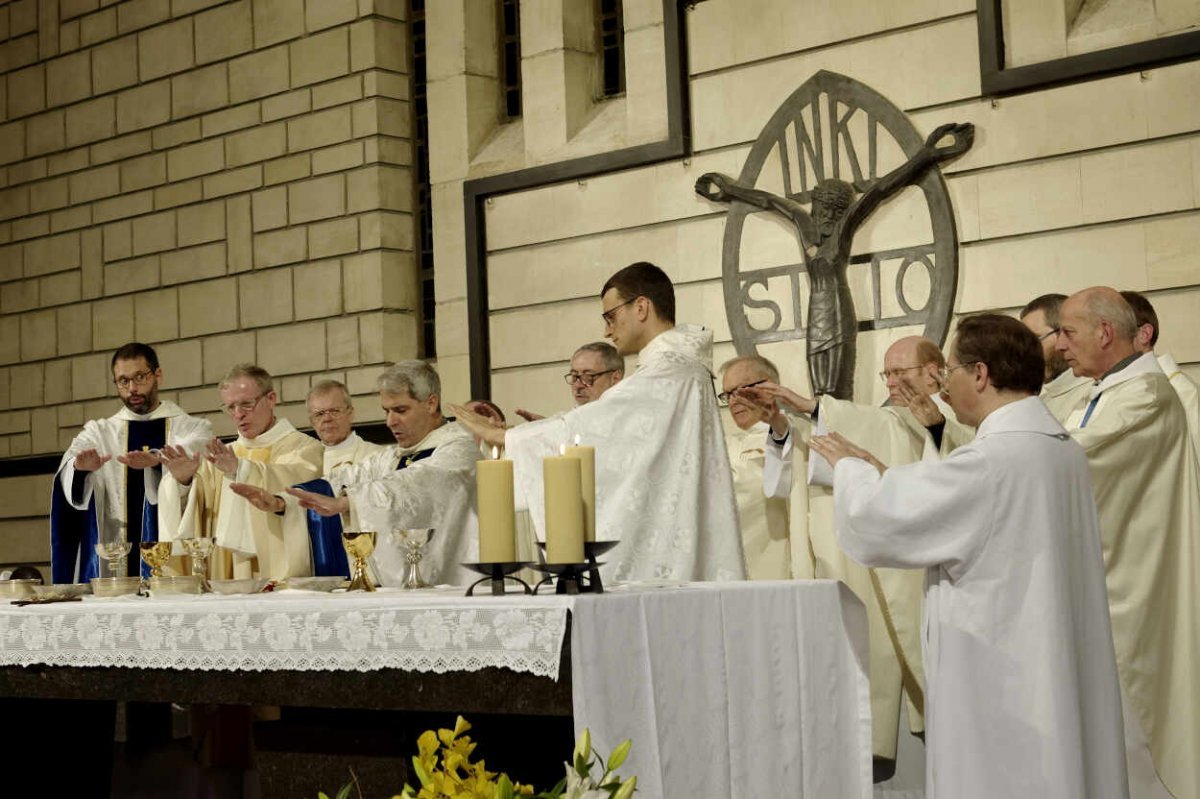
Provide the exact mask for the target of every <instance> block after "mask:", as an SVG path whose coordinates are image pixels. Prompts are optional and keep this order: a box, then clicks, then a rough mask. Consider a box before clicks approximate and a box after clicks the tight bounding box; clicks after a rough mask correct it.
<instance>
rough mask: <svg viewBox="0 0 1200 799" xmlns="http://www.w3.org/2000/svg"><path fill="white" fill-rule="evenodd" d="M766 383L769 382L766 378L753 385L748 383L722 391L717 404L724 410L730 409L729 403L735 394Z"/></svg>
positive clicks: (756, 381)
mask: <svg viewBox="0 0 1200 799" xmlns="http://www.w3.org/2000/svg"><path fill="white" fill-rule="evenodd" d="M765 382H767V379H766V378H765V377H764V378H763V379H762V380H755V381H754V382H753V383H746V384H745V385H741V386H737V387H735V388H731V389H729V390H728V391H722V392H721V393H720V394H718V395H717V404H718V405H720V406H721V407H722V408H728V407H729V401H730V400H731V399H733V395H734V394H736V393H738V392H739V391H741V390H742V389H746V388H753V387H754V386H757V385H761V384H762V383H765Z"/></svg>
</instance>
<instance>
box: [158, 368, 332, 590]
mask: <svg viewBox="0 0 1200 799" xmlns="http://www.w3.org/2000/svg"><path fill="white" fill-rule="evenodd" d="M218 391H219V393H220V396H221V406H222V408H223V409H224V411H225V413H227V414H228V415H229V416H230V417H232V419H233V421H234V424H236V425H237V431H238V438H237V441H235V442H234V443H233V445H232V446H230V445H226V444H225V443H224V442H222V441H221V440H220V439H217V438H214V439H212V440H210V441H209V442H208V445H207V446H206V447H205V449H204V451H203V452H198V453H195V454H189V453H188V452H187V451H185V450H184V449H182V448H181V447H173V446H167V447H163V451H162V460H163V464H164V465H165V466H166V467H167V470H168V472H169V474H168V475H167V476H165V477H164V479H163V483H162V486H161V489H160V492H159V508H158V511H159V524H160V527H161V529H162V531H163V535H162V538H163V539H164V540H174V539H177V538H190V537H193V536H212V537H213V541H214V543H215V544H216V545H217V546H219V547H222V548H223V549H225V550H227V551H228V552H230V553H231V557H232V563H231V564H230V566H231V568H230V569H228V571H230V572H232V574H231V575H230V574H228V573H226V572H227V570H226V569H225V568H222V565H221V564H219V563H214V564H213V568H214V571H215V572H217V573H219V574H222V576H233V577H239V578H240V577H251V576H255V577H266V578H269V579H274V580H278V579H283V578H285V577H296V576H305V575H309V574H312V555H311V552H310V548H309V540H308V534H307V532H306V531H299V533H297V532H295V531H291V532H289V531H285V529H284V527H283V525H282V522H281V520H280V519H279V517H277V516H275V515H273V514H263V513H259V512H258V511H257V510H255V509H254V508H252V507H251V506H250V504H249V503H247V502H246V500H245V499H243V498H242V497H239V496H238V495H237V494H235V493H234V492H233V490H232V488H231V486H232V484H234V483H239V482H240V483H248V484H251V485H255V486H258V487H259V488H262V489H264V490H266V491H270V492H277V491H282V490H283V489H284V488H285V487H287V486H290V485H295V484H296V483H301V482H304V481H305V480H310V479H312V478H313V477H316V476H317V475H319V474H320V470H321V450H322V447H321V443H320V442H319V441H317V440H315V439H314V438H312V437H311V436H308V435H305V434H304V433H301V432H300V431H299V430H297V429H296V428H295V427H293V426H292V423H291V422H289V421H288V420H287V419H277V418H276V417H275V403H276V402H277V400H278V397H277V396H276V394H275V389H274V387H273V385H272V378H271V375H270V373H268V372H267V371H266V370H265V369H263V368H262V367H259V366H254V365H253V364H239V365H237V366H234V367H233V368H232V369H230V370H229V372H228V373H226V375H225V377H224V378H222V380H221V382H220V384H219V386H218Z"/></svg>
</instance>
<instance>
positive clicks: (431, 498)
mask: <svg viewBox="0 0 1200 799" xmlns="http://www.w3.org/2000/svg"><path fill="white" fill-rule="evenodd" d="M441 393H442V387H441V380H440V378H439V377H438V374H437V372H436V371H434V369H433V367H432V366H430V365H429V364H427V363H425V362H424V361H415V360H414V361H400V362H399V363H397V364H395V365H394V366H392V367H390V368H388V369H387V370H386V371H384V373H383V374H381V375H380V376H379V402H380V405H381V406H382V407H383V411H384V413H385V414H386V420H387V426H388V429H389V430H391V431H392V435H393V436H395V438H396V446H394V447H386V448H384V449H382V450H380V451H379V452H376V453H375V454H374V455H372V456H370V457H369V458H367V459H366V460H364V461H362V462H361V463H357V464H348V465H344V466H341V467H338V468H336V469H334V470H333V471H332V472H331V473H330V474H329V475H328V477H327V478H326V479H327V480H328V481H329V483H330V485H331V486H332V488H333V493H334V496H333V497H326V496H323V495H321V494H315V493H311V492H308V491H303V490H300V489H296V488H291V489H288V493H289V494H291V495H292V496H294V497H296V498H297V499H298V500H299V502H300V505H301V507H304V508H307V509H311V510H314V511H316V512H317V513H319V514H321V515H322V516H332V515H333V514H342V515H343V519H346V520H347V521H348V524H349V526H348V527H347V529H350V530H374V531H376V533H377V534H378V539H377V542H376V545H375V554H374V556H373V567H374V570H375V573H376V574H377V575H378V577H379V580H380V582H382V583H383V584H384V585H401V584H402V582H403V580H404V577H405V574H406V568H407V567H406V563H405V555H404V550H403V548H402V542H401V540H400V538H399V537H398V536H396V535H393V533H395V532H397V531H401V530H420V529H429V528H432V529H433V530H434V533H433V538H432V539H431V541H430V543H429V544H428V546H427V547H426V550H425V557H424V558H423V559H422V561H421V574H422V576H423V577H425V579H426V580H428V581H430V582H434V583H450V584H454V585H463V584H466V583H467V582H471V581H473V580H474V579H477V578H478V575H475V574H473V573H472V572H470V571H468V570H467V569H465V568H463V566H462V564H463V563H472V562H475V561H477V560H479V557H478V555H479V530H478V521H477V517H476V515H475V462H476V461H477V460H479V449H478V446H477V445H476V442H475V439H474V437H473V436H472V435H471V434H470V433H469V432H468V431H466V430H464V429H463V428H462V426H460V425H459V424H457V423H456V422H454V421H452V420H450V419H447V418H446V417H445V416H443V415H442V407H441Z"/></svg>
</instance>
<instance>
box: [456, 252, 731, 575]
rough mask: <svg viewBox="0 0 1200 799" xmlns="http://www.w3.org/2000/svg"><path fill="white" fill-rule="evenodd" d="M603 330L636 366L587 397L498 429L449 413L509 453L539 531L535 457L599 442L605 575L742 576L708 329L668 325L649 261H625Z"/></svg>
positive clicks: (666, 285) (661, 277) (669, 309)
mask: <svg viewBox="0 0 1200 799" xmlns="http://www.w3.org/2000/svg"><path fill="white" fill-rule="evenodd" d="M600 300H601V310H602V313H601V316H602V318H603V320H604V327H605V335H606V337H607V338H609V339H611V340H612V342H613V344H614V345H615V346H616V348H617V351H618V352H619V353H620V354H621V355H623V356H627V355H637V356H638V368H637V370H636V371H634V372H633V373H632V374H630V375H628V376H626V377H625V379H624V380H622V381H621V382H620V383H618V384H617V385H615V386H613V387H612V388H610V389H609V390H608V391H606V392H605V393H604V395H603V396H601V397H600V398H599V399H598V400H596V401H595V402H590V403H587V404H586V405H580V406H579V407H576V408H573V409H572V410H570V411H568V412H567V413H565V414H561V415H558V416H555V417H554V418H551V419H543V420H540V421H535V422H529V423H527V424H523V425H520V426H518V427H514V428H510V429H508V430H504V429H501V428H496V427H494V426H492V425H491V424H489V423H488V422H487V421H486V420H484V419H482V418H480V417H478V416H477V415H475V414H471V413H470V412H469V411H465V410H464V409H460V408H457V407H456V408H454V409H453V410H454V412H455V414H456V416H458V418H459V420H460V421H461V422H462V423H463V424H464V425H465V426H467V427H469V428H470V429H471V431H472V432H473V433H474V434H475V435H476V436H478V437H480V438H481V439H483V440H484V441H485V442H487V443H489V444H492V445H495V446H504V447H505V448H506V450H507V455H508V457H509V458H511V459H512V460H513V461H514V471H515V474H514V480H515V483H516V486H515V489H516V492H517V504H518V506H519V507H524V506H528V507H529V509H530V512H531V515H532V517H533V521H534V526H535V528H536V530H537V533H538V537H539V538H541V539H543V540H544V539H545V536H546V527H545V506H544V502H543V483H542V459H543V458H544V457H546V456H549V455H557V454H559V451H560V448H561V447H563V446H569V445H571V444H573V443H575V442H576V441H578V442H579V443H580V444H583V445H585V446H592V447H595V449H596V538H597V540H608V541H620V544H619V545H618V546H617V547H615V548H614V549H613V550H612V551H611V552H609V553H607V554H606V555H605V556H604V561H605V565H604V566H603V567H602V571H603V574H604V577H605V579H606V580H612V579H615V580H652V579H667V580H740V579H743V578H744V577H745V574H746V569H745V564H744V562H743V558H742V542H741V533H740V532H739V530H738V519H737V505H736V502H735V499H734V492H733V480H732V477H731V475H730V472H729V458H728V456H727V454H726V451H725V442H724V437H723V433H722V429H721V419H720V416H719V414H718V411H717V399H716V395H715V392H714V391H713V382H712V380H713V378H712V373H711V371H710V370H711V368H712V331H710V330H706V329H704V328H702V327H698V326H695V325H688V324H681V325H676V324H675V290H674V287H673V286H672V285H671V280H670V278H668V277H667V275H666V274H665V273H664V272H663V271H662V270H661V269H659V268H658V267H657V266H655V265H653V264H650V263H645V262H640V263H635V264H632V265H630V266H627V267H625V268H624V269H622V270H620V271H619V272H617V273H616V274H614V275H613V276H612V277H611V278H609V279H608V281H607V282H606V283H605V284H604V287H603V289H602V290H601V292H600Z"/></svg>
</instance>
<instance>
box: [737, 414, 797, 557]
mask: <svg viewBox="0 0 1200 799" xmlns="http://www.w3.org/2000/svg"><path fill="white" fill-rule="evenodd" d="M770 429H771V427H770V425H768V424H767V423H766V422H759V423H758V424H756V425H754V426H753V427H751V428H750V429H749V430H742V429H740V428H736V427H735V428H734V429H733V430H731V431H730V432H729V433H728V435H727V436H726V439H725V447H726V449H728V450H729V465H730V466H731V467H732V469H733V490H734V492H735V494H736V496H737V508H738V523H739V525H740V526H741V528H742V549H743V551H744V552H745V555H746V576H747V577H749V578H750V579H751V580H786V579H788V578H789V577H791V576H792V569H791V563H790V561H791V556H790V553H789V543H790V542H789V533H788V493H789V489H790V488H791V486H790V485H789V486H787V487H786V488H785V490H784V491H783V492H782V496H773V495H771V494H769V493H768V492H767V490H766V488H765V487H764V482H763V464H764V461H765V458H766V442H767V433H768V431H769V430H770Z"/></svg>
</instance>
